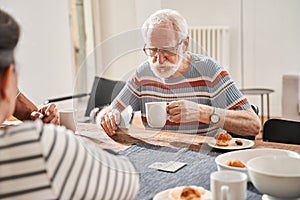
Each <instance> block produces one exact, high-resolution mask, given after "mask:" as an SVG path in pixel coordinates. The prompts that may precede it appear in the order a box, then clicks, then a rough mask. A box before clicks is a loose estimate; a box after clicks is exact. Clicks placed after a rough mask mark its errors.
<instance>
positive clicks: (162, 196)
mask: <svg viewBox="0 0 300 200" xmlns="http://www.w3.org/2000/svg"><path fill="white" fill-rule="evenodd" d="M180 187H187V186H180ZM173 189H174V188H170V189H167V190H164V191H161V192H159V193H157V194H156V195H155V196H154V197H153V200H172V199H171V198H170V196H169V193H170V192H171V191H172V190H173ZM205 192H206V193H205V195H204V196H203V198H201V200H212V196H211V192H210V191H209V190H205Z"/></svg>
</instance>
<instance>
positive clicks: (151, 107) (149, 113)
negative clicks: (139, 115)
mask: <svg viewBox="0 0 300 200" xmlns="http://www.w3.org/2000/svg"><path fill="white" fill-rule="evenodd" d="M146 117H147V122H148V124H149V126H150V127H152V128H162V127H163V126H164V125H165V124H166V121H167V117H168V115H167V102H148V103H146Z"/></svg>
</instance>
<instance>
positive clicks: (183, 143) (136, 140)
mask: <svg viewBox="0 0 300 200" xmlns="http://www.w3.org/2000/svg"><path fill="white" fill-rule="evenodd" d="M77 135H79V136H80V137H81V138H83V139H84V141H86V142H88V143H90V144H92V145H96V146H98V147H100V148H105V149H112V150H114V151H120V150H124V149H126V148H127V147H129V146H130V145H132V144H153V145H160V146H166V147H175V148H189V149H191V150H195V151H196V150H199V149H201V147H203V148H204V147H207V146H208V145H207V141H209V140H210V139H211V137H209V136H203V135H198V134H186V133H180V132H171V131H161V130H155V129H152V130H150V129H145V128H144V127H143V126H141V125H132V126H131V127H130V128H129V129H118V130H117V132H116V134H115V135H114V136H112V137H109V136H108V135H107V134H105V133H104V131H103V130H102V129H101V128H100V127H99V126H97V125H96V124H89V123H79V124H78V131H77ZM256 148H276V149H286V150H291V151H295V152H297V153H299V154H300V145H296V144H284V143H275V142H265V141H262V140H254V146H252V147H251V149H256ZM213 151H216V152H224V151H223V150H218V149H214V150H213Z"/></svg>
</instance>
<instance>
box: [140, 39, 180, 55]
mask: <svg viewBox="0 0 300 200" xmlns="http://www.w3.org/2000/svg"><path fill="white" fill-rule="evenodd" d="M182 42H183V40H181V41H180V42H179V43H178V44H177V45H176V46H175V47H164V48H152V47H146V44H145V45H144V49H143V50H144V52H145V54H146V55H147V56H151V57H154V56H156V55H157V53H158V52H161V53H162V54H163V55H165V56H175V55H176V54H177V50H178V49H179V47H180V45H181V44H182Z"/></svg>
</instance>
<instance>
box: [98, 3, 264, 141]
mask: <svg viewBox="0 0 300 200" xmlns="http://www.w3.org/2000/svg"><path fill="white" fill-rule="evenodd" d="M142 32H143V36H144V39H145V46H144V52H145V54H146V55H147V56H148V60H147V61H145V62H144V63H142V64H141V65H140V66H139V67H138V69H137V70H136V72H135V74H134V75H133V76H132V77H131V79H129V80H128V81H127V84H126V86H125V87H124V88H123V90H122V91H121V92H120V93H119V95H118V96H117V97H116V98H115V100H114V101H113V102H112V104H111V105H110V106H109V107H107V108H105V109H103V110H102V111H101V112H100V113H99V114H98V117H97V119H98V120H97V121H98V122H97V123H99V124H100V125H101V126H102V128H103V129H104V131H105V132H106V133H107V134H108V135H110V136H111V135H114V134H115V132H116V130H117V129H118V125H119V124H120V122H122V120H124V119H122V117H120V112H121V111H122V110H124V109H125V108H126V107H127V106H129V105H130V106H131V107H132V108H133V110H134V111H137V110H141V114H142V115H141V117H142V121H143V123H144V125H145V126H146V127H148V125H147V123H146V122H147V119H146V115H145V103H147V102H153V101H165V102H168V106H167V112H168V114H169V117H168V120H167V122H166V124H165V126H164V127H163V128H162V129H163V130H172V131H181V132H187V133H200V134H215V133H216V132H218V131H220V129H225V130H226V131H228V132H232V133H236V134H239V135H242V136H255V135H257V134H258V133H259V131H260V128H261V127H260V121H259V118H258V116H257V115H256V114H255V112H254V111H253V110H252V109H251V106H250V104H249V102H248V100H247V99H246V98H245V97H244V96H243V94H242V93H241V92H240V91H239V90H238V88H237V87H236V85H235V83H234V81H233V80H232V79H231V77H230V76H229V74H228V72H227V71H226V70H225V69H224V68H223V67H222V66H220V65H219V64H218V63H217V62H216V61H214V60H213V59H212V58H209V57H206V56H203V55H196V54H193V53H191V52H188V46H189V42H190V41H189V36H188V25H187V22H186V20H185V19H184V18H183V17H182V16H181V15H180V14H179V13H178V12H177V11H174V10H170V9H164V10H159V11H157V12H155V13H154V14H152V15H151V16H150V17H149V18H148V19H147V20H146V21H145V22H144V24H143V27H142Z"/></svg>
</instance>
